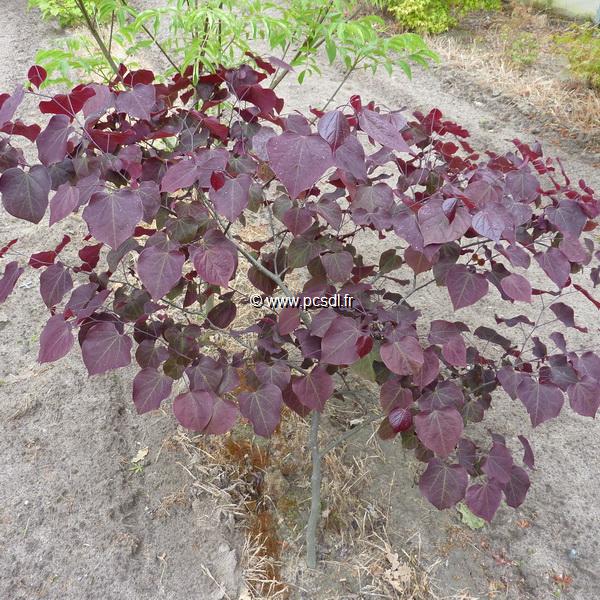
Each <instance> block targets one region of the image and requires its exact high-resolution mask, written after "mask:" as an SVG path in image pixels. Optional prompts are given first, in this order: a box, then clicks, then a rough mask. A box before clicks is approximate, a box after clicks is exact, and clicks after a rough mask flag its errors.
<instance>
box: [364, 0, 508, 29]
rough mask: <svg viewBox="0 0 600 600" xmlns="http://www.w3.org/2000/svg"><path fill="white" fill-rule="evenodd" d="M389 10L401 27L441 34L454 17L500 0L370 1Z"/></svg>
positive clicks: (493, 5)
mask: <svg viewBox="0 0 600 600" xmlns="http://www.w3.org/2000/svg"><path fill="white" fill-rule="evenodd" d="M369 3H370V4H373V5H374V6H377V7H378V8H380V9H384V10H386V11H388V12H389V13H391V14H392V15H393V16H394V17H395V19H396V20H397V21H398V23H400V24H401V25H402V26H403V27H405V28H406V29H408V30H411V31H418V32H420V33H441V32H443V31H447V30H448V29H450V28H451V27H453V26H454V25H456V23H457V18H458V17H460V16H463V15H465V14H466V13H468V12H470V11H474V10H483V9H486V10H496V9H499V8H500V6H501V2H500V0H369Z"/></svg>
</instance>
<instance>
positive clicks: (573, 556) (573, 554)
mask: <svg viewBox="0 0 600 600" xmlns="http://www.w3.org/2000/svg"><path fill="white" fill-rule="evenodd" d="M567 556H568V557H569V560H575V559H576V558H577V549H576V548H569V549H568V550H567Z"/></svg>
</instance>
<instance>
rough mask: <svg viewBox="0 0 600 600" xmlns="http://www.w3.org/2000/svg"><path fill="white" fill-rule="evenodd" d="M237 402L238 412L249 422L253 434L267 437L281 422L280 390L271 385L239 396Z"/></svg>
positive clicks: (281, 399)
mask: <svg viewBox="0 0 600 600" xmlns="http://www.w3.org/2000/svg"><path fill="white" fill-rule="evenodd" d="M238 400H239V403H240V412H241V413H242V415H243V416H244V417H246V419H248V420H249V421H250V423H251V424H252V429H254V433H256V435H260V436H262V437H269V436H270V435H271V434H272V433H273V432H274V431H275V428H276V427H277V425H279V421H280V420H281V405H282V404H283V398H282V395H281V390H280V389H279V388H278V387H277V386H276V385H273V384H272V383H266V384H263V385H261V386H260V387H259V388H258V389H257V390H256V391H255V392H252V393H243V394H240V395H239V397H238Z"/></svg>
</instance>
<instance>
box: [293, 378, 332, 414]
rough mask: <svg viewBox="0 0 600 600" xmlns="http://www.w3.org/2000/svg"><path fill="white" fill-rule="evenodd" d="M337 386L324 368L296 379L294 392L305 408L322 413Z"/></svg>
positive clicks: (294, 380)
mask: <svg viewBox="0 0 600 600" xmlns="http://www.w3.org/2000/svg"><path fill="white" fill-rule="evenodd" d="M334 388H335V386H334V383H333V379H332V377H331V375H329V373H327V371H326V370H325V368H324V367H316V368H315V369H313V370H312V371H311V372H310V373H307V374H306V375H302V376H300V377H295V378H294V379H293V380H292V390H293V391H294V394H296V397H297V398H298V400H300V402H301V403H302V404H304V406H306V407H308V408H310V409H312V410H316V411H318V412H322V411H323V408H324V406H325V402H327V400H329V398H331V395H332V394H333V390H334Z"/></svg>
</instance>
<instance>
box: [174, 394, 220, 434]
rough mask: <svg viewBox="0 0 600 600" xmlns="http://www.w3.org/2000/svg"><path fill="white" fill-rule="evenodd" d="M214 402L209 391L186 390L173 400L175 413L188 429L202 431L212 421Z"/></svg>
mask: <svg viewBox="0 0 600 600" xmlns="http://www.w3.org/2000/svg"><path fill="white" fill-rule="evenodd" d="M213 404H214V400H213V397H212V394H210V393H209V392H186V393H184V394H179V396H177V397H176V398H175V400H173V414H174V415H175V418H176V419H177V420H178V421H179V422H180V423H181V424H182V425H183V426H184V427H185V428H186V429H191V430H192V431H202V430H203V429H204V428H205V427H206V426H207V425H208V424H209V422H210V419H211V417H212V411H213Z"/></svg>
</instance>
